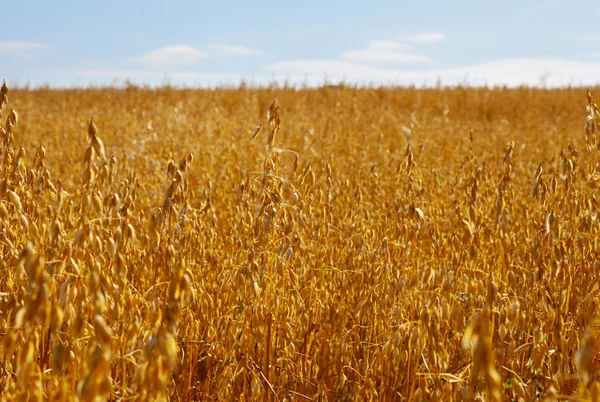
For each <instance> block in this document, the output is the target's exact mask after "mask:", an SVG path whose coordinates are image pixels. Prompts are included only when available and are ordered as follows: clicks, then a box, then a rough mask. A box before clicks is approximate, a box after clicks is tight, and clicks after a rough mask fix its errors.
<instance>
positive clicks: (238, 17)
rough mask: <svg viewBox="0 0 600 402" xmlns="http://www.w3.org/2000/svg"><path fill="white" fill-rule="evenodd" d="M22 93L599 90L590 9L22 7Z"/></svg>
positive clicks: (599, 8) (598, 36) (16, 5)
mask: <svg viewBox="0 0 600 402" xmlns="http://www.w3.org/2000/svg"><path fill="white" fill-rule="evenodd" d="M2 9H3V18H2V20H3V22H2V33H1V34H0V59H1V60H2V69H1V71H2V75H3V77H0V78H5V79H6V80H7V81H8V82H9V83H10V84H12V85H26V84H29V85H32V86H38V85H45V84H49V85H50V86H55V87H72V86H83V87H85V86H89V85H111V84H117V85H119V84H122V83H124V82H125V81H126V80H129V81H130V82H133V83H135V84H142V85H146V84H147V85H160V84H161V83H165V82H169V83H171V84H173V85H186V86H215V85H223V84H225V85H237V84H239V83H240V81H241V80H242V79H243V80H245V81H246V82H248V83H251V84H267V83H269V82H271V81H273V80H275V81H278V82H280V83H283V82H285V81H288V82H290V83H293V84H303V83H307V84H309V85H318V84H322V83H323V82H324V80H325V77H327V82H330V83H337V82H340V81H345V82H349V83H357V84H376V85H378V84H404V85H407V84H415V85H417V86H421V85H435V84H436V83H437V82H438V81H440V82H441V83H442V84H447V85H455V84H458V83H468V84H473V85H484V84H488V85H509V86H514V85H520V84H528V85H544V86H558V85H568V84H571V85H593V84H598V83H600V24H599V23H598V21H600V4H598V0H585V1H584V0H581V1H576V0H574V1H525V0H520V1H512V0H508V1H502V2H491V1H426V0H422V1H410V2H405V1H351V0H347V1H326V0H321V1H312V0H304V1H280V2H277V1H268V2H266V1H211V2H204V1H168V2H167V1H155V0H147V1H133V0H131V1H129V0H121V1H113V0H105V1H60V0H56V1H52V2H50V1H47V0H44V1H41V0H38V1H27V0H21V1H13V2H8V3H6V4H5V5H4V6H3V7H2Z"/></svg>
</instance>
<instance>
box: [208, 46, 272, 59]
mask: <svg viewBox="0 0 600 402" xmlns="http://www.w3.org/2000/svg"><path fill="white" fill-rule="evenodd" d="M203 49H206V50H207V51H208V52H210V53H211V55H213V56H253V55H256V54H261V51H259V50H255V49H250V48H247V47H245V46H233V45H224V44H221V43H214V44H210V45H206V46H204V47H203Z"/></svg>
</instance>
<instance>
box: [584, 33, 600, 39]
mask: <svg viewBox="0 0 600 402" xmlns="http://www.w3.org/2000/svg"><path fill="white" fill-rule="evenodd" d="M579 39H581V40H589V41H600V33H597V34H589V35H583V36H581V37H580V38H579Z"/></svg>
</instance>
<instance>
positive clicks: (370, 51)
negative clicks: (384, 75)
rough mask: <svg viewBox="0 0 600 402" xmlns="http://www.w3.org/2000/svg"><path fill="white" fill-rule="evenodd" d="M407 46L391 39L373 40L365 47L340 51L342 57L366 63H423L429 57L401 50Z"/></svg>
mask: <svg viewBox="0 0 600 402" xmlns="http://www.w3.org/2000/svg"><path fill="white" fill-rule="evenodd" d="M407 48H408V46H407V45H405V44H403V43H399V42H393V41H373V42H370V43H369V45H368V46H367V48H366V49H360V50H351V51H348V52H344V53H342V59H344V60H348V61H359V62H368V63H425V62H428V61H429V58H427V57H425V56H421V55H418V54H413V53H407V52H403V51H402V50H404V49H407Z"/></svg>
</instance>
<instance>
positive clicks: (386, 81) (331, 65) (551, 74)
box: [9, 59, 600, 87]
mask: <svg viewBox="0 0 600 402" xmlns="http://www.w3.org/2000/svg"><path fill="white" fill-rule="evenodd" d="M264 69H265V71H263V73H259V74H256V75H250V74H244V73H235V74H234V73H232V74H229V73H216V72H215V73H211V72H207V73H199V72H164V71H156V70H153V71H141V70H103V69H83V70H69V69H67V70H38V71H32V72H33V73H35V76H36V80H37V81H36V82H39V83H40V84H43V83H45V82H53V83H60V85H63V86H69V85H73V84H76V85H77V83H81V82H83V83H85V85H89V84H93V85H120V84H124V83H125V82H133V83H135V84H140V85H153V86H156V85H158V86H159V85H161V84H163V83H164V82H169V83H171V84H172V85H182V86H195V87H215V86H222V85H227V86H230V85H233V86H235V85H238V84H239V83H240V82H241V81H242V80H243V79H245V80H246V81H247V82H249V83H250V84H251V85H269V84H270V83H272V82H273V81H275V82H278V83H279V84H283V83H288V84H290V85H299V86H300V85H304V84H307V85H310V86H318V85H323V84H324V83H325V82H327V83H331V84H337V83H341V82H345V83H348V84H356V85H370V84H375V85H416V86H419V87H421V86H426V87H431V86H436V85H437V84H438V82H439V83H441V84H442V85H444V86H455V85H470V86H505V85H506V86H509V87H515V86H519V85H528V86H537V87H539V86H545V87H560V86H567V85H573V86H594V85H598V84H600V61H587V62H581V61H570V60H557V59H503V60H494V61H490V62H486V63H478V64H472V65H466V66H463V67H456V68H445V69H444V68H440V69H435V68H431V69H397V68H382V67H375V66H372V65H368V64H362V63H354V62H349V61H340V60H293V61H286V62H281V63H275V64H271V65H268V66H265V67H264ZM9 82H10V81H9ZM80 85H81V84H80Z"/></svg>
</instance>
